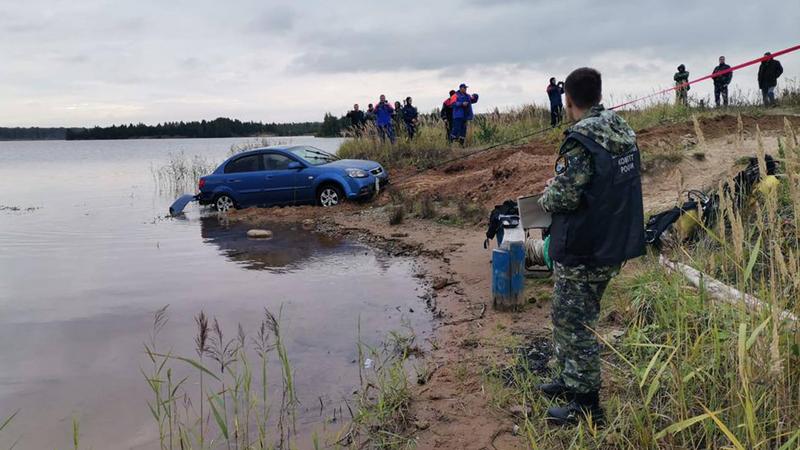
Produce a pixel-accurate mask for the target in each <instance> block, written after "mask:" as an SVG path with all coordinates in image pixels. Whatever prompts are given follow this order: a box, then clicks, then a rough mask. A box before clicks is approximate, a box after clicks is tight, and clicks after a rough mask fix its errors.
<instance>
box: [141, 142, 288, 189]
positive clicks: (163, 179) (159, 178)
mask: <svg viewBox="0 0 800 450" xmlns="http://www.w3.org/2000/svg"><path fill="white" fill-rule="evenodd" d="M289 144H291V140H289V139H274V138H255V139H251V140H249V141H246V142H242V143H238V144H233V145H231V147H230V149H229V150H228V153H227V156H226V158H229V157H231V156H233V155H235V154H237V153H241V152H245V151H247V150H253V149H256V148H261V147H269V146H271V145H289ZM222 161H223V159H219V160H209V159H208V158H205V157H203V156H200V155H192V156H188V155H187V154H186V153H184V152H183V151H180V152H177V153H169V154H168V159H167V162H165V163H164V164H162V165H160V166H153V165H151V166H150V174H151V175H152V177H153V181H154V183H155V186H156V188H157V189H158V191H159V192H160V193H163V194H168V195H178V194H181V193H184V192H194V191H195V189H196V188H197V182H198V181H199V180H200V177H202V176H204V175H208V174H210V173H211V172H213V171H214V170H215V169H216V168H217V167H218V166H219V165H220V164H221V163H222Z"/></svg>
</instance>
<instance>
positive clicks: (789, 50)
mask: <svg viewBox="0 0 800 450" xmlns="http://www.w3.org/2000/svg"><path fill="white" fill-rule="evenodd" d="M797 50H800V44H798V45H795V46H792V47H789V48H785V49H783V50H779V51H777V52H772V53H771V54H770V55H769V56H761V57H759V58H755V59H751V60H750V61H747V62H744V63H741V64H738V65H736V66H732V67H730V68H728V69H725V70H722V71H719V72H717V73H711V74H708V75H705V76H702V77H700V78H697V79H694V80H691V81H687V82H686V83H682V84H679V85H675V86H672V87H670V88H667V89H662V90H660V91H658V92H655V93H653V94H649V95H645V96H644V97H639V98H636V99H633V100H630V101H627V102H625V103H620V104H619V105H615V106H612V107H610V108H608V109H610V110H615V109H619V108H622V107H625V106H628V105H631V104H634V103H638V102H640V101H642V100H647V99H649V98H652V97H655V96H657V95H662V94H666V93H667V92H671V91H674V90H676V89H680V88H684V87H687V86H690V85H692V84H695V83H698V82H700V81H705V80H708V79H710V78H716V77H720V76H723V75H726V74H728V73H731V72H735V71H737V70H740V69H743V68H745V67H749V66H752V65H753V64H756V63H760V62H762V61H766V60H768V59H772V58H775V57H778V56H781V55H785V54H787V53H792V52H795V51H797ZM573 123H574V122H568V123H566V124H565V125H572V124H573ZM553 128H555V127H545V128H542V129H540V130H536V131H534V132H531V133H528V134H524V135H522V136H518V137H515V138H511V139H508V140H506V141H503V142H500V143H497V144H492V145H490V146H488V147H485V148H481V149H478V150H475V151H473V152H469V153H466V154H463V155H459V156H456V157H455V158H450V159H448V160H445V161H442V162H440V163H438V164H434V165H433V166H431V167H427V168H425V169H420V170H417V171H416V172H413V173H411V174H409V175H406V176H404V177H401V178H399V179H397V180H395V181H394V182H395V183H401V182H403V181H405V180H408V179H409V178H412V177H415V176H417V175H420V174H422V173H425V172H428V171H430V170H433V169H438V168H440V167H442V166H446V165H448V164H451V163H453V162H455V161H459V160H462V159H466V158H469V157H472V156H475V155H477V154H479V153H484V152H488V151H489V150H493V149H495V148H497V147H502V146H504V145H508V144H512V143H514V142H517V141H520V140H522V139H527V138H531V137H533V136H537V135H539V134H543V133H545V132H547V131H550V130H552V129H553Z"/></svg>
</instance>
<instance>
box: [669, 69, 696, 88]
mask: <svg viewBox="0 0 800 450" xmlns="http://www.w3.org/2000/svg"><path fill="white" fill-rule="evenodd" d="M672 79H673V80H675V86H679V85H681V84H684V83H687V82H688V81H689V71H687V70H684V71H683V72H675V76H674V77H672ZM681 89H683V90H687V91H688V90H689V89H691V87H690V86H684V87H682V88H681Z"/></svg>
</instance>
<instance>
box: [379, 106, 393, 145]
mask: <svg viewBox="0 0 800 450" xmlns="http://www.w3.org/2000/svg"><path fill="white" fill-rule="evenodd" d="M392 117H394V108H392V105H390V104H389V102H387V101H386V96H385V95H381V97H380V101H379V102H378V106H376V107H375V126H376V127H378V132H379V133H380V135H381V141H385V140H386V138H389V141H391V143H392V144H394V141H395V136H394V125H393V124H392Z"/></svg>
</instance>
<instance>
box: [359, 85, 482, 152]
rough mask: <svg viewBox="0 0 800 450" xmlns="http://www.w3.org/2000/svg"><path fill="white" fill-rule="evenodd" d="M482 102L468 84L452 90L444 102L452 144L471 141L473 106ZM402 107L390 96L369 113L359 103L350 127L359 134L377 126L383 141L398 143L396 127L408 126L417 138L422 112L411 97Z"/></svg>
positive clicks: (371, 107)
mask: <svg viewBox="0 0 800 450" xmlns="http://www.w3.org/2000/svg"><path fill="white" fill-rule="evenodd" d="M477 101H478V94H468V93H467V85H466V84H464V83H461V85H460V86H459V87H458V90H457V91H456V90H452V91H450V94H449V95H448V97H447V99H446V100H445V101H444V102H442V110H441V113H440V114H441V118H442V120H443V121H444V124H445V130H446V133H447V140H448V142H458V143H460V144H461V145H464V144H465V142H466V138H467V123H468V122H469V121H470V120H472V119H473V118H474V117H475V115H474V113H473V112H472V105H473V104H474V103H476V102H477ZM404 103H405V104H401V103H400V102H399V101H398V102H394V106H392V104H391V103H389V102H388V101H386V96H385V95H381V96H380V100H378V103H377V104H372V103H370V104H369V106H368V107H367V110H366V111H362V110H361V109H360V108H359V106H358V103H356V104H355V105H353V109H352V110H351V111H349V112H348V113H347V114H346V115H345V117H347V118H348V119H350V127H351V129H352V130H354V132H355V133H356V134H359V135H360V134H362V133H363V132H364V130H365V128H366V126H367V124H369V123H373V124H374V125H375V128H376V129H377V130H378V134H379V136H380V138H381V140H382V141H385V140H387V139H388V140H389V141H390V142H391V143H392V144H394V143H395V142H396V140H397V133H396V131H395V128H396V127H399V126H401V124H402V125H403V126H404V127H405V130H406V135H407V136H408V139H409V140H411V139H414V136H415V135H416V133H417V125H418V124H419V111H417V108H416V107H415V106H414V105H413V104H412V99H411V97H406V100H405V102H404Z"/></svg>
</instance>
